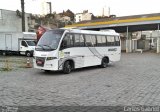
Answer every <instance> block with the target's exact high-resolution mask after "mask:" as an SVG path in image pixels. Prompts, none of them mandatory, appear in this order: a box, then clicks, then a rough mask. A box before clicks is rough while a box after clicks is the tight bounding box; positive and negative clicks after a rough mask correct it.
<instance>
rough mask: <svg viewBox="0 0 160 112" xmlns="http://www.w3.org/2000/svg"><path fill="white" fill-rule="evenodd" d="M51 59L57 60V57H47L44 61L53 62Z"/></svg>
mask: <svg viewBox="0 0 160 112" xmlns="http://www.w3.org/2000/svg"><path fill="white" fill-rule="evenodd" d="M53 59H57V57H47V59H46V60H53Z"/></svg>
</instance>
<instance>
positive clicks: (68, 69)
mask: <svg viewBox="0 0 160 112" xmlns="http://www.w3.org/2000/svg"><path fill="white" fill-rule="evenodd" d="M71 70H72V67H71V64H70V62H69V61H66V62H65V63H64V66H63V73H65V74H69V73H70V72H71Z"/></svg>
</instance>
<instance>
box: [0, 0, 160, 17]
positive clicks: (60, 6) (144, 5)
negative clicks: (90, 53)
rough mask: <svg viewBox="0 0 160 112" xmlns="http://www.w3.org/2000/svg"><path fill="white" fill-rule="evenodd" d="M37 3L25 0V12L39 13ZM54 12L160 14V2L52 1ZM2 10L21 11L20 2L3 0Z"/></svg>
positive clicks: (107, 0)
mask: <svg viewBox="0 0 160 112" xmlns="http://www.w3.org/2000/svg"><path fill="white" fill-rule="evenodd" d="M36 1H41V0H25V4H26V7H25V10H26V12H30V13H38V12H39V7H40V5H39V4H38V3H37V2H36ZM50 1H52V11H56V12H57V13H59V12H62V11H63V10H67V9H70V10H71V11H73V12H74V13H81V12H82V11H83V10H89V12H90V13H93V14H94V15H102V9H103V7H106V8H107V7H110V13H111V14H115V15H117V16H128V15H137V14H149V13H160V0H50ZM0 9H8V10H16V9H19V10H20V9H21V7H20V0H1V2H0Z"/></svg>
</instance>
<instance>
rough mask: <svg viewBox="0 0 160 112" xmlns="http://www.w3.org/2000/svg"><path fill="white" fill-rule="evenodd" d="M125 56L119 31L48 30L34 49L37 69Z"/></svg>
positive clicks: (102, 63) (69, 67) (85, 64)
mask: <svg viewBox="0 0 160 112" xmlns="http://www.w3.org/2000/svg"><path fill="white" fill-rule="evenodd" d="M120 57H121V42H120V36H119V34H118V33H116V32H115V31H113V30H111V31H107V30H106V31H90V30H79V29H54V30H48V31H46V32H45V33H44V34H43V36H42V37H41V38H40V40H39V42H38V44H37V46H36V48H35V51H34V58H33V63H34V68H37V69H41V70H44V71H46V72H49V71H59V70H62V71H63V72H64V73H67V74H68V73H70V72H71V71H72V70H73V69H76V68H82V67H88V66H96V65H100V66H101V67H104V68H105V67H107V65H108V63H110V62H116V61H119V60H120Z"/></svg>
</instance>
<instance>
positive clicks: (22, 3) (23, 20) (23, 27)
mask: <svg viewBox="0 0 160 112" xmlns="http://www.w3.org/2000/svg"><path fill="white" fill-rule="evenodd" d="M21 9H22V32H25V12H24V0H21Z"/></svg>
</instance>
